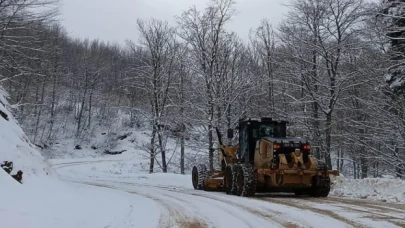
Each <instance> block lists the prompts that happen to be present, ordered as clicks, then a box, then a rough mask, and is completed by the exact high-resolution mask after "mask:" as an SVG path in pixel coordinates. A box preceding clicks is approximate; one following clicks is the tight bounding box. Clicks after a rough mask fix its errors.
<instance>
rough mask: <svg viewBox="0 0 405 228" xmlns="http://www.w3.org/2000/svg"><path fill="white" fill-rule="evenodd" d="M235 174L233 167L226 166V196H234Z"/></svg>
mask: <svg viewBox="0 0 405 228" xmlns="http://www.w3.org/2000/svg"><path fill="white" fill-rule="evenodd" d="M235 177H236V173H235V166H234V165H228V166H227V167H226V169H225V181H224V182H225V192H226V194H228V195H231V194H235V193H236V192H235V191H236V181H235Z"/></svg>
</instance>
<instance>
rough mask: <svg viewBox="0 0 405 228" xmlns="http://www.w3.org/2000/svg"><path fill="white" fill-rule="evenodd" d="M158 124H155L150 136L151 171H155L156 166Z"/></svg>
mask: <svg viewBox="0 0 405 228" xmlns="http://www.w3.org/2000/svg"><path fill="white" fill-rule="evenodd" d="M155 126H156V125H155V124H153V130H152V136H151V138H150V164H149V173H153V171H154V167H155V155H156V153H155V137H156V127H155Z"/></svg>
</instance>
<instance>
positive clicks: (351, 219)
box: [51, 155, 405, 227]
mask: <svg viewBox="0 0 405 228" xmlns="http://www.w3.org/2000/svg"><path fill="white" fill-rule="evenodd" d="M110 158H111V159H110V160H109V159H108V158H103V159H91V158H89V159H71V160H69V161H66V160H60V159H58V160H51V163H52V164H53V167H54V168H55V169H56V170H57V172H58V173H59V175H60V177H61V178H62V179H64V180H67V181H72V182H75V183H83V184H87V185H92V186H102V187H106V188H110V189H117V190H121V191H126V192H129V193H132V194H134V195H137V196H139V197H144V198H147V199H151V200H153V201H154V202H155V203H157V204H158V205H159V206H160V209H159V210H160V211H159V213H160V215H161V216H160V218H159V220H158V226H157V227H325V224H327V227H403V226H405V218H404V211H405V205H403V204H392V203H383V202H372V201H369V200H352V199H345V198H337V197H334V196H332V197H329V198H307V197H300V198H297V197H294V196H293V195H289V194H264V195H260V194H259V195H258V196H257V197H255V198H243V197H237V196H230V195H226V194H225V193H222V192H219V193H218V192H204V191H196V190H194V189H193V187H192V185H191V177H190V175H177V174H161V173H156V174H147V173H146V172H144V171H142V170H138V171H137V172H132V171H130V170H131V169H134V167H136V162H135V161H130V160H128V157H125V155H118V156H111V157H110ZM120 159H122V160H120ZM131 162H133V164H135V166H130V165H128V164H129V163H131ZM120 163H123V164H126V165H124V166H122V165H117V164H120ZM117 166H120V167H121V171H120V172H108V170H110V169H115V168H114V167H117ZM128 169H129V170H128ZM135 169H136V168H135Z"/></svg>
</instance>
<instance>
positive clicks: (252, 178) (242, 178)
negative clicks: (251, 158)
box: [235, 164, 257, 197]
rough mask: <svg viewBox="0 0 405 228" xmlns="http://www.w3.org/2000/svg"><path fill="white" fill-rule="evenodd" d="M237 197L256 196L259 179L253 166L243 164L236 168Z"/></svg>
mask: <svg viewBox="0 0 405 228" xmlns="http://www.w3.org/2000/svg"><path fill="white" fill-rule="evenodd" d="M235 173H236V178H235V180H236V191H235V192H236V195H238V196H246V197H249V196H254V195H255V194H256V184H257V178H256V173H255V170H254V168H253V166H252V165H247V164H241V165H237V166H236V167H235Z"/></svg>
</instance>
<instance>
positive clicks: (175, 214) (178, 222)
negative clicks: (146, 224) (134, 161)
mask: <svg viewBox="0 0 405 228" xmlns="http://www.w3.org/2000/svg"><path fill="white" fill-rule="evenodd" d="M74 182H75V183H81V184H86V185H92V186H97V187H104V188H110V189H114V190H119V191H125V192H128V193H131V194H137V195H140V196H143V197H146V198H148V199H151V200H153V201H155V202H156V203H158V204H159V205H161V206H162V207H163V208H164V209H165V213H163V214H162V215H161V216H160V220H159V228H174V227H179V228H206V227H208V225H207V224H206V223H205V222H204V221H201V220H199V219H197V218H193V217H191V216H188V215H186V214H185V213H184V212H183V211H182V210H179V208H180V207H181V206H180V205H175V204H170V203H169V202H167V201H165V200H163V199H161V198H158V197H155V196H153V195H151V194H147V193H143V194H142V193H141V194H140V193H139V192H134V191H129V190H128V189H123V188H122V187H119V186H116V185H111V184H105V183H100V182H97V181H95V182H92V181H85V182H81V181H74ZM171 203H173V202H171Z"/></svg>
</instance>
